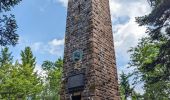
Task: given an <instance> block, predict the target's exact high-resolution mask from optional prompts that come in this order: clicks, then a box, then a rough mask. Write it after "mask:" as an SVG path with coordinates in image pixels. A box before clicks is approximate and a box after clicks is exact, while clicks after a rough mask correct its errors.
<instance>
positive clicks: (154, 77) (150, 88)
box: [130, 38, 170, 100]
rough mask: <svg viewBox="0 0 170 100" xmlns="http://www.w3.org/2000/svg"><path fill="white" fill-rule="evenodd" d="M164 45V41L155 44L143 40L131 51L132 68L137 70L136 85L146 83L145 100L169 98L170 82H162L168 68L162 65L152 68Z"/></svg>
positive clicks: (135, 72)
mask: <svg viewBox="0 0 170 100" xmlns="http://www.w3.org/2000/svg"><path fill="white" fill-rule="evenodd" d="M162 44H164V41H162V42H155V41H152V39H150V38H143V39H141V41H140V42H139V43H138V45H137V46H136V47H135V48H131V50H130V52H131V53H132V54H131V61H130V66H131V67H134V68H135V71H134V72H133V75H135V79H136V80H135V83H137V82H144V89H145V94H144V98H145V99H151V100H166V99H167V98H168V96H169V89H170V88H169V81H165V80H160V79H161V76H162V75H164V74H165V73H164V72H165V70H166V68H165V67H164V66H161V65H160V64H158V65H156V66H154V67H151V66H150V65H151V64H152V63H153V62H154V61H155V59H157V56H158V55H159V51H160V47H161V45H162ZM158 98H160V99H158ZM165 98H166V99H165Z"/></svg>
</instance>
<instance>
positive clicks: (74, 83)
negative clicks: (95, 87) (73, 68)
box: [67, 74, 84, 92]
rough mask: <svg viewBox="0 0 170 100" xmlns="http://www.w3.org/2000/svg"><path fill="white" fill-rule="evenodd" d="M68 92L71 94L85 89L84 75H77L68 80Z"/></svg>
mask: <svg viewBox="0 0 170 100" xmlns="http://www.w3.org/2000/svg"><path fill="white" fill-rule="evenodd" d="M67 85H68V90H69V92H76V91H81V90H83V88H84V75H83V74H77V75H73V76H70V77H69V78H68V84H67Z"/></svg>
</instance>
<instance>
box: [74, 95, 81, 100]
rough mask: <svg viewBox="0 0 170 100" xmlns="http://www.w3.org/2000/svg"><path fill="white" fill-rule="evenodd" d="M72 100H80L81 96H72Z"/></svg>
mask: <svg viewBox="0 0 170 100" xmlns="http://www.w3.org/2000/svg"><path fill="white" fill-rule="evenodd" d="M72 100H81V95H78V96H72Z"/></svg>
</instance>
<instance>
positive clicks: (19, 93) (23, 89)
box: [0, 47, 43, 100]
mask: <svg viewBox="0 0 170 100" xmlns="http://www.w3.org/2000/svg"><path fill="white" fill-rule="evenodd" d="M21 58H22V63H21V64H19V63H18V62H17V61H16V63H15V64H13V62H12V56H11V53H9V51H8V48H4V49H3V50H2V52H1V56H0V60H1V63H0V64H1V67H0V84H1V85H0V98H3V99H5V100H6V99H12V100H17V99H18V98H22V100H26V98H28V97H29V98H32V99H34V100H36V99H37V98H38V97H37V96H38V95H39V94H40V93H41V91H42V89H43V85H42V81H41V78H40V77H39V76H38V74H37V73H36V72H34V68H35V57H34V56H33V54H32V51H31V49H30V48H29V47H26V48H25V50H24V51H22V52H21Z"/></svg>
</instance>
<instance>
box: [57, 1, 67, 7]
mask: <svg viewBox="0 0 170 100" xmlns="http://www.w3.org/2000/svg"><path fill="white" fill-rule="evenodd" d="M57 1H58V2H60V3H62V5H63V6H65V7H67V3H68V0H57Z"/></svg>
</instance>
